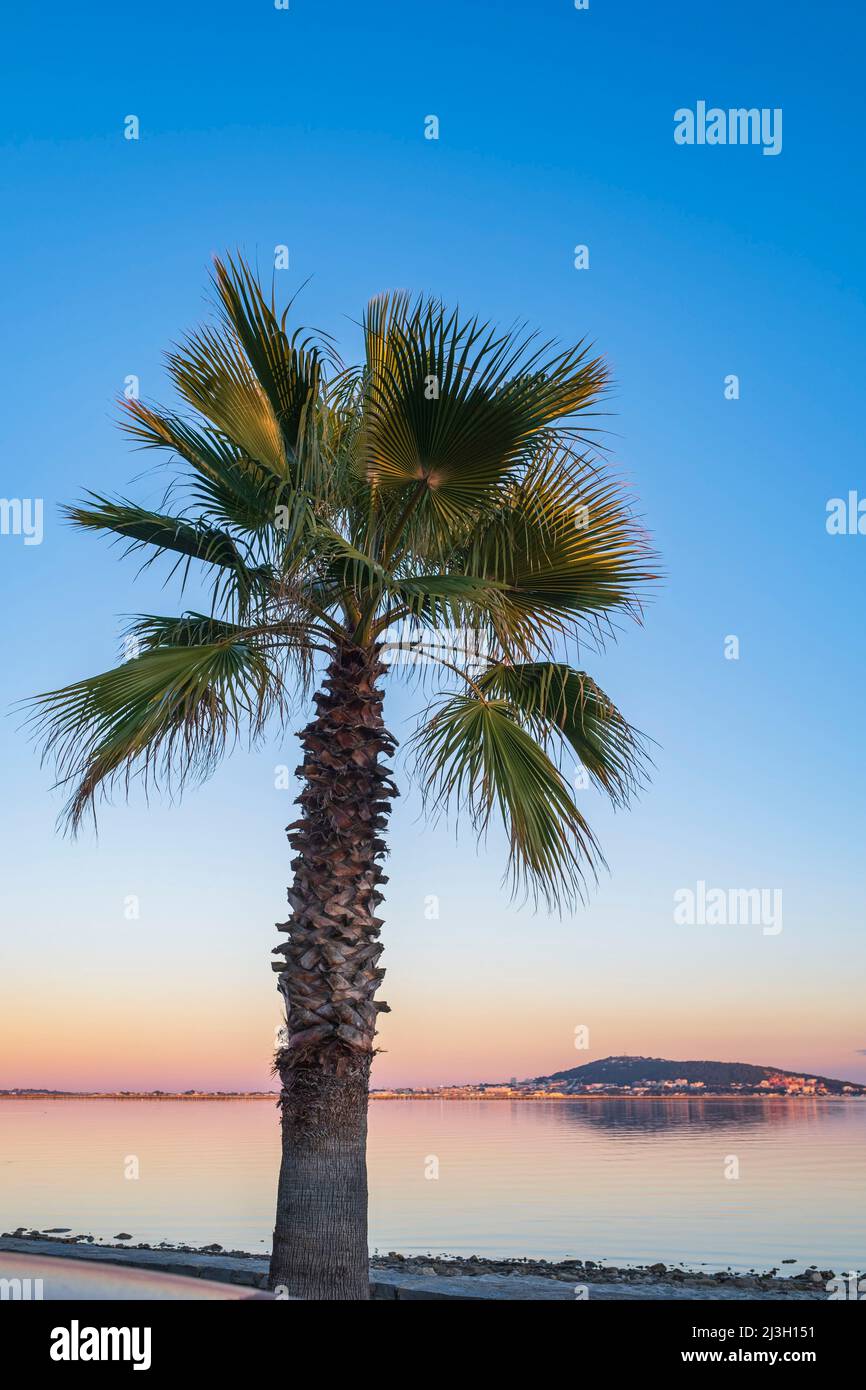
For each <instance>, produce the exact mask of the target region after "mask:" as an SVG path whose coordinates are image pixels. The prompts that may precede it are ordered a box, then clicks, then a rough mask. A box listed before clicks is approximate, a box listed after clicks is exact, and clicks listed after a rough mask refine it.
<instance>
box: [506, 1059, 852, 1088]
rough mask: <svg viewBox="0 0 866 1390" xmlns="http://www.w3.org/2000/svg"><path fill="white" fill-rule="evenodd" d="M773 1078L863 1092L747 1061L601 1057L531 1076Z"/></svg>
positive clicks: (752, 1081)
mask: <svg viewBox="0 0 866 1390" xmlns="http://www.w3.org/2000/svg"><path fill="white" fill-rule="evenodd" d="M775 1077H796V1078H802V1079H803V1080H805V1081H809V1082H811V1081H814V1082H816V1083H821V1084H823V1085H824V1086H825V1087H826V1089H827V1090H828V1091H830V1092H836V1091H841V1090H842V1088H843V1087H844V1086H854V1087H856V1089H857V1090H858V1091H861V1090H863V1089H864V1087H862V1086H861V1085H860V1084H859V1083H858V1082H855V1081H838V1080H835V1079H834V1078H832V1077H827V1076H816V1075H814V1074H813V1073H812V1072H801V1071H798V1072H794V1071H792V1070H791V1069H790V1068H788V1067H759V1066H754V1065H753V1064H752V1063H751V1062H672V1061H669V1060H667V1059H666V1058H664V1057H604V1058H602V1059H601V1060H600V1061H597V1062H585V1063H584V1065H583V1066H581V1067H569V1068H568V1069H567V1070H566V1071H555V1072H551V1074H550V1075H549V1076H539V1077H533V1078H532V1079H533V1080H534V1081H538V1082H551V1081H567V1082H575V1083H578V1084H580V1085H583V1086H590V1085H597V1084H600V1085H606V1086H637V1085H640V1084H641V1083H642V1082H649V1083H653V1082H662V1081H678V1080H683V1081H688V1082H701V1081H702V1082H703V1083H704V1085H705V1086H706V1088H707V1090H708V1091H710V1090H714V1089H716V1088H717V1087H729V1086H732V1085H741V1086H758V1085H760V1083H761V1082H762V1081H770V1080H771V1079H772V1078H775Z"/></svg>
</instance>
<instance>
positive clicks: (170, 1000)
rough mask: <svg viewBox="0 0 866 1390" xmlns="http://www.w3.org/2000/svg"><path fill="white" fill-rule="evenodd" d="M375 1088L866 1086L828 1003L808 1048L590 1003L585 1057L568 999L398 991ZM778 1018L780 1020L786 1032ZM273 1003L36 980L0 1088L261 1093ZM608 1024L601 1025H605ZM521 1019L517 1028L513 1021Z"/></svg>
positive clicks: (16, 1011)
mask: <svg viewBox="0 0 866 1390" xmlns="http://www.w3.org/2000/svg"><path fill="white" fill-rule="evenodd" d="M387 995H388V998H389V1002H391V1004H392V1007H393V1009H394V1012H393V1013H392V1014H390V1015H385V1016H384V1017H383V1019H382V1027H381V1032H380V1035H379V1038H378V1044H379V1047H380V1049H381V1051H380V1053H379V1055H378V1056H377V1058H376V1062H375V1065H374V1072H373V1084H374V1085H377V1086H391V1085H397V1086H399V1085H404V1086H406V1085H408V1086H411V1085H419V1086H423V1085H439V1084H448V1083H451V1082H466V1081H478V1080H488V1081H489V1080H501V1079H507V1078H509V1077H511V1076H518V1077H521V1078H523V1077H526V1076H534V1075H543V1074H546V1073H549V1072H551V1071H558V1070H562V1069H564V1068H567V1067H573V1066H579V1065H580V1064H581V1063H583V1062H586V1061H588V1060H590V1059H591V1058H596V1057H602V1056H607V1055H611V1054H614V1055H616V1054H624V1053H633V1054H643V1055H648V1056H656V1057H670V1058H676V1059H686V1058H703V1059H713V1060H720V1061H748V1062H757V1063H760V1064H767V1065H776V1066H781V1067H786V1068H791V1069H795V1070H805V1071H809V1072H817V1073H819V1074H823V1075H829V1076H837V1077H842V1078H844V1079H846V1080H848V1079H850V1080H855V1081H856V1080H866V1058H864V1057H863V1056H861V1055H859V1054H858V1053H856V1052H855V1051H853V1050H852V1049H851V1046H850V1038H851V1037H852V1036H856V1030H857V1026H858V1020H857V1016H856V1003H855V1001H854V1000H853V999H851V1000H850V1007H849V1006H848V1003H845V1007H842V1004H843V1002H844V1001H839V1002H840V1007H839V1008H838V1009H837V1011H836V1014H835V1016H834V1019H833V1021H832V1023H831V1024H830V1025H828V1026H827V1027H825V1028H824V1029H823V1030H822V1032H821V1035H820V1036H816V1037H809V1036H808V1035H804V1032H803V1030H802V1029H801V1028H800V1027H799V1026H797V1025H796V1019H795V1023H794V1025H792V1024H791V1022H790V1011H789V1010H787V1009H786V1008H785V1006H784V1001H781V1000H780V1001H779V1002H778V1003H777V1005H776V1006H775V1007H774V1008H771V1007H769V1006H765V1007H762V1008H758V1007H755V1008H752V1007H750V1008H749V1009H748V1010H746V1009H745V1008H742V1009H741V1010H739V1011H738V1015H737V1018H736V1020H735V1021H734V1023H733V1024H732V1019H731V1011H730V1009H729V1007H728V1006H727V1005H726V1004H725V1003H724V1002H723V1001H716V1002H714V1003H707V1002H706V1001H702V1002H701V1003H700V1004H698V1003H695V1004H693V1005H691V1006H688V1005H684V1004H683V1003H682V1001H680V1003H679V1008H678V1011H677V1014H676V1016H673V1015H672V1013H671V1012H668V1011H666V1010H663V1009H661V1008H659V1007H657V1001H653V1003H652V1004H650V1003H648V1002H646V1001H642V1002H639V1001H638V1000H636V999H629V1000H627V1001H625V1003H624V1001H623V1000H622V999H620V1000H619V1001H617V1000H616V999H614V998H609V999H603V998H599V1001H598V1003H597V1004H596V1006H595V1008H594V1010H593V1015H594V1016H597V1017H598V1018H599V1019H600V1020H602V1022H600V1023H598V1024H595V1025H593V1024H590V1039H589V1041H590V1046H589V1048H588V1049H586V1050H577V1049H576V1048H575V1042H574V1035H575V1028H576V1027H577V1026H578V1025H581V1024H583V1023H585V1018H583V1017H581V1014H585V1013H586V1010H581V1011H580V1012H578V1011H577V1010H576V1009H575V1006H574V1004H573V1002H572V1001H571V1000H570V999H569V998H568V997H567V996H568V991H567V990H564V989H561V988H560V989H556V988H554V989H552V990H551V991H550V994H549V997H547V998H545V999H543V1000H542V999H539V1000H538V1002H537V1003H535V1004H534V1005H533V1004H528V1003H527V999H526V997H525V994H524V993H523V992H522V991H518V990H517V989H516V988H515V986H514V985H513V984H512V985H511V987H510V988H509V989H504V988H503V990H502V991H501V994H500V995H499V996H498V997H495V998H494V997H492V996H490V995H488V997H487V998H486V999H482V1000H479V999H476V998H473V997H472V994H471V989H470V988H469V987H467V989H466V992H465V993H464V994H461V996H460V997H456V996H452V997H451V998H450V999H448V1000H445V1001H442V1000H440V999H438V998H437V997H435V994H434V993H431V992H428V991H427V990H426V989H424V988H422V987H419V986H414V985H412V984H409V983H408V982H407V983H406V984H405V985H404V987H403V989H402V990H400V991H399V994H395V991H394V990H393V989H391V990H388V991H387ZM786 1014H787V1021H786ZM279 1017H280V1015H279V1003H278V999H277V997H276V994H275V992H274V993H272V992H271V991H270V990H269V989H268V988H267V982H265V984H264V985H263V986H262V987H261V988H259V987H254V988H239V987H238V986H236V985H233V984H231V983H227V982H226V981H222V982H220V983H219V984H216V983H215V982H214V981H212V980H211V981H208V982H207V984H206V986H204V987H202V988H199V989H198V990H197V991H196V992H191V991H190V990H189V989H188V982H182V981H180V980H177V981H174V982H173V984H169V985H166V984H165V983H163V982H160V983H157V982H156V981H154V980H153V979H151V978H146V979H140V980H139V981H138V982H137V983H136V988H135V992H134V993H133V992H131V991H129V992H128V995H126V996H125V995H124V993H123V991H122V989H115V988H114V987H113V983H112V986H111V987H109V986H108V982H106V981H100V980H96V979H93V978H92V977H91V978H90V979H89V981H88V983H87V985H86V986H85V987H84V988H81V989H78V990H77V991H74V992H69V991H68V990H65V989H61V987H60V985H59V983H58V982H56V981H55V982H47V983H46V984H45V987H44V989H43V991H42V992H41V994H40V997H39V1000H38V1005H37V1006H36V1007H34V1005H33V1003H32V1002H31V1001H30V1000H29V999H28V997H27V996H26V995H25V994H24V993H23V992H19V993H18V994H16V995H14V996H13V997H12V1000H11V1003H10V1004H9V1005H8V1007H7V1008H6V1009H5V1010H4V1014H3V1018H2V1022H0V1058H2V1062H0V1088H3V1089H11V1088H15V1087H28V1086H31V1087H39V1088H46V1089H59V1090H89V1089H95V1090H138V1089H141V1090H156V1089H159V1090H188V1089H205V1090H225V1091H234V1090H260V1089H265V1090H269V1089H272V1088H273V1086H274V1081H273V1077H272V1075H271V1070H270V1059H271V1056H272V1051H273V1045H274V1037H275V1030H276V1028H277V1027H278V1024H279ZM606 1018H610V1019H611V1020H616V1022H615V1023H614V1022H612V1023H611V1024H610V1026H606V1025H605V1022H604V1020H605V1019H606ZM518 1020H519V1021H518Z"/></svg>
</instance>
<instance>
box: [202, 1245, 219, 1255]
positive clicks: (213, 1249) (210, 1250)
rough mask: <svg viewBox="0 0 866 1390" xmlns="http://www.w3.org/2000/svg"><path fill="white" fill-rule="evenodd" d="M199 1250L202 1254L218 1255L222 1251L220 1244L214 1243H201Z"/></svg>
mask: <svg viewBox="0 0 866 1390" xmlns="http://www.w3.org/2000/svg"><path fill="white" fill-rule="evenodd" d="M201 1251H202V1254H203V1255H219V1254H220V1253H221V1252H222V1246H221V1245H216V1244H214V1245H203V1246H202V1247H201Z"/></svg>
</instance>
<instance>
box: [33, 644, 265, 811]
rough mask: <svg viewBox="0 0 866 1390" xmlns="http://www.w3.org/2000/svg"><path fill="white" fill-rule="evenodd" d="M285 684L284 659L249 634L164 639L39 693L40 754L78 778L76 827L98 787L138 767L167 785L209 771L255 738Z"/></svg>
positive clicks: (71, 807)
mask: <svg viewBox="0 0 866 1390" xmlns="http://www.w3.org/2000/svg"><path fill="white" fill-rule="evenodd" d="M283 700H284V692H283V684H282V679H281V676H280V672H279V668H278V667H277V666H276V665H275V664H274V663H273V662H271V661H270V660H269V659H268V658H267V657H266V656H265V655H264V653H263V652H261V651H260V650H258V649H257V648H256V647H255V646H254V645H252V644H251V643H249V642H245V641H237V640H232V639H230V638H229V639H225V640H222V641H218V642H208V643H206V644H203V645H197V644H196V643H195V642H192V641H191V642H188V643H185V644H180V645H175V646H160V647H157V648H153V649H151V650H147V651H145V652H144V653H143V654H142V655H141V656H137V657H134V658H133V659H132V660H130V661H128V662H126V663H125V664H124V665H122V666H118V667H116V668H114V669H113V670H110V671H105V672H103V673H102V674H100V675H98V676H91V677H89V678H88V679H87V680H83V681H78V682H76V683H75V684H73V685H68V686H65V687H64V688H63V689H61V690H53V691H49V692H48V693H47V694H45V695H40V696H38V697H37V699H36V700H35V701H33V707H34V711H33V716H32V720H33V723H34V725H35V728H36V733H37V737H38V738H39V739H40V741H41V743H42V747H43V756H44V757H51V758H52V759H53V760H54V761H55V762H56V765H57V770H58V780H59V782H60V783H61V785H63V784H66V785H68V784H71V785H72V787H73V790H72V794H71V796H70V800H69V803H68V805H67V808H66V813H65V814H66V817H67V819H68V822H69V824H70V826H71V828H72V830H73V831H75V830H76V829H77V828H78V826H79V825H80V823H81V820H82V818H83V816H84V815H85V813H86V812H87V810H88V809H91V810H93V809H94V807H95V799H96V796H97V794H98V792H99V791H100V789H103V790H106V789H110V788H111V786H112V785H113V784H114V783H115V782H116V781H117V780H118V779H121V780H122V781H124V782H125V784H126V785H127V786H128V784H129V779H130V777H132V776H133V775H135V774H136V773H138V774H140V776H141V777H142V780H143V781H144V783H145V785H147V783H148V781H149V780H150V779H151V778H156V779H157V780H162V781H164V782H165V783H166V784H167V785H168V786H172V785H174V786H178V787H180V786H182V785H183V784H184V783H185V782H187V781H188V780H189V779H191V778H194V779H201V778H204V777H206V776H208V775H209V774H210V773H211V772H212V770H213V768H214V766H215V764H216V762H217V761H218V759H219V757H220V756H221V754H222V753H223V752H224V751H225V749H226V747H227V746H228V745H230V744H231V743H233V742H234V741H236V740H237V739H238V738H240V737H241V735H242V733H243V731H244V730H245V731H246V733H247V735H248V737H249V739H250V741H252V742H254V741H255V740H256V739H257V738H258V737H259V736H260V735H261V734H262V732H263V730H264V727H265V724H266V722H267V720H268V718H269V716H270V715H271V714H272V713H274V712H275V711H280V710H281V708H282V705H283Z"/></svg>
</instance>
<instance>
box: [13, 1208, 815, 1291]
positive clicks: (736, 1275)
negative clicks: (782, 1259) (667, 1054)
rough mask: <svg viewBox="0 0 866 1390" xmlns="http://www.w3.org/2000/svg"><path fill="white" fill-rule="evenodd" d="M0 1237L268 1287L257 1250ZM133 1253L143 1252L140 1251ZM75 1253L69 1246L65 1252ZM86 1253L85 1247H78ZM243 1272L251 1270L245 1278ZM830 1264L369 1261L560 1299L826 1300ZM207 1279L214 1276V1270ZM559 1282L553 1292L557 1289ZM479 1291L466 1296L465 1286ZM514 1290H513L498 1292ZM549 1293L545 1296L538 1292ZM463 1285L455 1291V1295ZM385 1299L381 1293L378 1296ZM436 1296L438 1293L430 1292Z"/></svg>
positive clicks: (389, 1274) (119, 1237)
mask: <svg viewBox="0 0 866 1390" xmlns="http://www.w3.org/2000/svg"><path fill="white" fill-rule="evenodd" d="M0 1242H3V1243H4V1244H7V1245H8V1244H9V1243H11V1245H12V1246H14V1247H16V1248H19V1249H20V1247H21V1245H22V1244H23V1243H24V1242H26V1243H27V1244H28V1245H30V1246H31V1248H32V1244H31V1243H35V1242H42V1243H45V1244H50V1245H51V1246H52V1247H53V1249H52V1253H62V1249H61V1251H60V1252H58V1249H57V1248H58V1247H61V1248H62V1247H73V1246H74V1247H79V1249H80V1247H86V1248H87V1253H88V1254H92V1256H93V1258H98V1257H99V1255H98V1252H102V1251H105V1252H106V1257H109V1252H110V1258H112V1259H113V1260H115V1261H116V1260H117V1259H118V1258H119V1257H120V1258H122V1253H123V1252H128V1254H129V1257H130V1258H129V1262H130V1263H137V1262H138V1261H139V1260H141V1261H142V1262H144V1261H146V1262H147V1264H149V1265H153V1264H154V1261H157V1260H158V1259H159V1257H160V1256H165V1258H166V1260H167V1261H170V1262H171V1265H172V1266H173V1267H177V1265H178V1260H179V1259H180V1258H181V1257H189V1260H190V1261H191V1262H195V1267H196V1269H198V1271H199V1272H201V1273H205V1272H206V1270H207V1269H208V1267H211V1270H216V1269H217V1267H220V1266H221V1267H223V1268H224V1269H225V1270H226V1271H227V1277H230V1278H231V1282H249V1283H250V1284H255V1285H257V1286H259V1287H264V1286H265V1284H266V1271H267V1258H266V1256H265V1255H263V1254H262V1253H258V1254H256V1253H255V1252H253V1251H249V1250H228V1249H225V1248H224V1247H223V1246H221V1245H218V1244H215V1243H214V1244H210V1245H198V1246H196V1245H185V1244H176V1243H172V1242H170V1241H161V1242H159V1244H151V1243H148V1242H146V1241H137V1242H136V1241H135V1240H134V1237H133V1236H132V1234H131V1233H129V1232H127V1231H118V1232H117V1234H116V1235H115V1236H114V1238H113V1239H112V1240H111V1241H108V1240H103V1239H99V1238H96V1237H94V1236H92V1235H87V1234H81V1233H79V1234H75V1233H73V1232H72V1230H71V1229H70V1228H68V1227H54V1228H51V1229H45V1230H41V1231H38V1230H32V1229H28V1228H27V1227H24V1226H19V1227H18V1228H17V1229H16V1230H14V1231H4V1232H2V1234H0ZM136 1252H148V1253H142V1254H140V1255H137V1253H136ZM72 1253H73V1251H72V1250H71V1249H70V1250H69V1254H70V1255H72ZM81 1253H82V1254H83V1253H84V1251H83V1250H82V1251H81ZM245 1269H246V1270H247V1271H248V1274H247V1277H244V1271H245ZM834 1275H835V1272H834V1271H833V1270H831V1269H818V1268H817V1266H812V1267H810V1268H809V1269H807V1270H805V1271H800V1272H798V1273H796V1274H789V1275H784V1274H781V1273H780V1272H779V1270H778V1269H776V1268H774V1269H769V1270H764V1271H759V1270H754V1269H753V1270H749V1271H747V1272H743V1271H741V1270H733V1269H721V1270H715V1271H707V1270H695V1269H685V1268H681V1267H679V1266H675V1265H666V1264H663V1263H661V1262H658V1263H656V1264H651V1265H628V1266H621V1265H610V1264H601V1263H599V1262H597V1261H594V1260H578V1259H566V1260H532V1259H485V1258H482V1257H481V1256H479V1255H468V1256H462V1255H432V1254H427V1255H403V1254H400V1253H399V1252H398V1251H395V1250H391V1251H389V1252H388V1253H387V1254H379V1253H376V1254H374V1255H373V1256H372V1257H371V1260H370V1278H371V1283H372V1284H373V1285H374V1286H375V1285H379V1286H380V1287H382V1288H387V1287H388V1286H389V1285H390V1286H394V1287H398V1286H399V1287H416V1288H422V1287H429V1288H431V1289H434V1288H440V1289H441V1296H442V1297H448V1296H451V1297H464V1296H472V1297H478V1298H484V1297H489V1296H498V1297H507V1296H511V1297H515V1298H525V1297H561V1298H574V1297H575V1296H576V1294H575V1290H578V1289H581V1288H583V1287H584V1286H585V1287H586V1292H587V1296H589V1297H592V1296H593V1295H594V1294H595V1295H597V1296H601V1297H605V1298H618V1297H621V1298H639V1297H642V1298H653V1297H661V1298H669V1297H677V1298H690V1297H693V1298H701V1299H708V1298H709V1299H711V1298H741V1299H743V1298H746V1299H747V1298H762V1299H763V1298H772V1299H785V1298H798V1299H802V1298H804V1297H811V1298H826V1297H827V1283H828V1281H829V1280H830V1279H833V1278H834ZM212 1277H217V1278H219V1277H220V1275H219V1273H218V1272H217V1273H216V1274H212ZM557 1285H560V1286H563V1287H562V1290H561V1292H557V1290H556V1286H557ZM494 1287H496V1288H497V1289H498V1290H499V1292H498V1293H497V1294H496V1295H493V1294H492V1292H491V1293H488V1292H487V1290H491V1291H492V1290H493V1288H494ZM467 1289H469V1290H473V1289H474V1290H477V1292H470V1293H469V1294H466V1293H464V1292H463V1291H464V1290H467ZM507 1289H513V1290H514V1292H513V1294H511V1295H509V1294H507V1293H504V1292H503V1290H507ZM544 1289H547V1290H548V1291H549V1292H548V1293H547V1294H545V1293H544V1292H543V1291H544ZM458 1290H460V1292H458ZM379 1296H383V1295H379ZM431 1296H435V1295H431Z"/></svg>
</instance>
